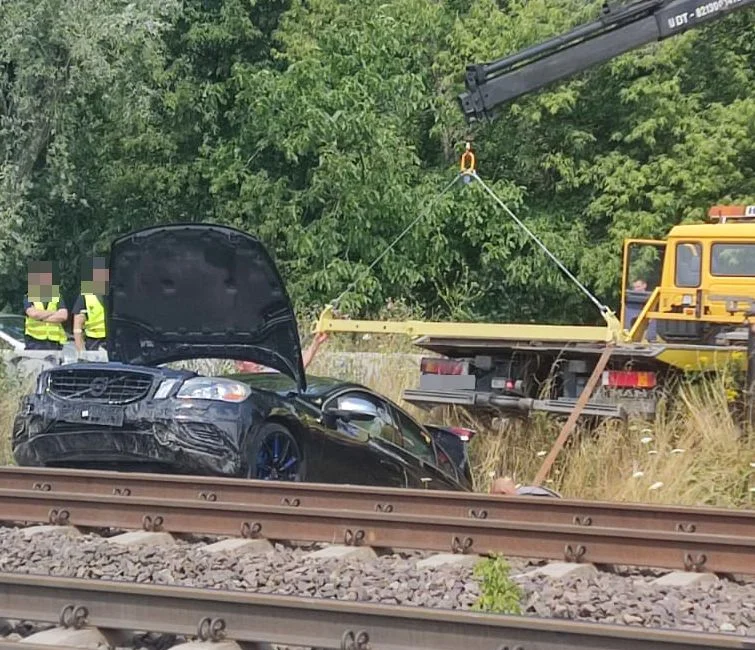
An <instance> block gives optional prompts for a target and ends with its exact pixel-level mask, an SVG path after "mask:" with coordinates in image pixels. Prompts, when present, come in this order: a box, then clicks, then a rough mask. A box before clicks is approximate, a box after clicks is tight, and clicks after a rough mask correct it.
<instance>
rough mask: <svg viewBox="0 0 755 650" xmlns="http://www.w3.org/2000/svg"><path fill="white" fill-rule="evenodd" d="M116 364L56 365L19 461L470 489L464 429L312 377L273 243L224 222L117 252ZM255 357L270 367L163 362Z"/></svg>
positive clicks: (22, 418) (28, 401)
mask: <svg viewBox="0 0 755 650" xmlns="http://www.w3.org/2000/svg"><path fill="white" fill-rule="evenodd" d="M110 277H111V287H110V293H109V296H108V304H107V307H108V309H107V314H108V315H107V331H108V344H107V345H108V356H109V359H110V361H109V362H108V363H77V364H70V365H64V366H60V367H56V368H53V369H50V370H46V371H44V372H42V373H41V374H40V375H39V378H38V381H37V387H36V390H35V392H34V393H33V394H31V395H27V396H26V397H24V399H23V401H22V406H21V410H20V412H19V413H18V415H17V416H16V419H15V422H14V427H13V453H14V456H15V458H16V461H17V462H18V464H19V465H32V466H50V467H53V466H54V467H84V468H87V467H88V468H101V469H106V468H109V469H119V470H125V471H129V470H138V471H163V472H173V473H184V474H186V473H188V474H204V475H222V476H237V477H250V478H260V479H278V480H291V481H304V480H306V481H314V482H328V483H333V482H335V483H355V484H366V485H382V486H408V487H429V488H441V489H452V490H470V489H471V478H470V472H469V464H468V460H467V451H466V444H467V440H468V436H469V432H467V431H466V430H463V429H451V428H442V427H424V426H421V425H420V424H418V423H417V422H415V421H414V420H413V419H412V418H411V417H410V416H409V415H408V414H407V413H406V412H405V411H403V410H402V409H400V408H399V407H398V406H396V405H395V404H393V403H392V402H390V401H389V400H388V399H386V398H385V397H382V396H380V395H378V394H376V393H375V392H373V391H371V390H369V389H367V388H365V387H364V386H360V385H357V384H352V383H345V382H341V381H337V380H334V379H325V378H320V377H307V376H305V373H304V368H303V365H302V357H301V349H300V344H299V332H298V329H297V324H296V319H295V316H294V311H293V308H292V306H291V301H290V300H289V297H288V294H287V292H286V288H285V286H284V284H283V281H282V279H281V277H280V275H279V273H278V270H277V268H276V266H275V263H274V262H273V260H272V258H271V257H270V256H269V254H268V252H267V251H266V249H265V247H264V246H263V245H262V244H261V242H260V241H259V240H258V239H256V238H255V237H253V236H250V235H248V234H246V233H243V232H241V231H238V230H235V229H233V228H228V227H224V226H218V225H205V224H195V225H169V226H159V227H153V228H148V229H146V230H142V231H139V232H136V233H133V234H130V235H127V236H125V237H122V238H120V239H118V240H116V241H115V242H114V244H113V247H112V249H111V257H110ZM195 358H220V359H236V360H248V361H253V362H255V363H259V364H263V365H264V366H266V367H268V368H270V369H271V371H270V372H265V373H260V374H245V375H231V376H226V377H205V376H201V375H198V374H196V373H193V372H189V371H186V370H175V369H171V368H169V367H165V366H164V365H162V364H166V363H169V362H172V361H178V360H185V359H195Z"/></svg>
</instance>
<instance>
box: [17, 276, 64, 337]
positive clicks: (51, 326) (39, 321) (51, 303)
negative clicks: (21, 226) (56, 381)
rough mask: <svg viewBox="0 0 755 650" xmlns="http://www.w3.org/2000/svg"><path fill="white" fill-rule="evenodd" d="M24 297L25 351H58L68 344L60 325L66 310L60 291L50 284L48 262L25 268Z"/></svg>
mask: <svg viewBox="0 0 755 650" xmlns="http://www.w3.org/2000/svg"><path fill="white" fill-rule="evenodd" d="M27 279H28V285H29V288H28V293H27V294H26V296H25V297H24V315H25V316H26V320H25V323H24V339H25V342H26V346H25V347H26V349H27V350H61V349H62V348H63V344H64V343H65V342H66V341H67V340H68V337H67V336H66V333H65V330H64V329H63V323H65V322H66V320H68V309H67V308H66V305H65V302H64V301H63V298H61V297H60V288H59V286H58V285H57V284H53V280H54V279H53V271H52V262H32V263H31V264H29V273H28V276H27Z"/></svg>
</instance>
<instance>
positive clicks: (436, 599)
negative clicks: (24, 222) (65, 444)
mask: <svg viewBox="0 0 755 650" xmlns="http://www.w3.org/2000/svg"><path fill="white" fill-rule="evenodd" d="M204 545H205V544H204V543H189V542H186V541H178V542H177V543H176V545H175V546H162V547H141V548H128V547H122V546H119V545H115V544H111V543H108V542H106V541H105V540H104V539H103V538H101V537H99V536H96V535H82V536H80V537H74V538H68V537H65V536H63V535H59V534H51V535H37V536H34V537H32V538H31V539H29V538H26V537H24V535H23V533H22V532H21V531H20V530H19V529H13V528H0V549H2V550H1V551H0V571H2V572H17V573H30V574H37V575H50V576H58V577H75V578H88V579H105V580H122V581H129V582H139V583H148V584H161V585H183V586H192V587H204V588H212V589H238V590H245V591H254V592H258V593H268V594H280V595H290V596H314V597H320V598H337V599H339V600H358V601H364V602H379V603H385V604H393V605H414V606H423V607H440V608H453V609H468V608H470V607H471V606H472V605H473V604H474V603H475V601H476V600H477V597H478V595H479V593H480V586H479V584H478V582H477V580H476V578H474V576H473V571H472V569H471V568H469V567H462V566H442V567H437V568H433V569H418V568H417V567H416V562H417V559H418V558H420V557H423V556H426V555H427V554H411V555H400V554H391V555H383V556H380V557H378V558H377V559H372V560H332V559H330V560H322V559H313V558H306V557H304V556H305V555H306V553H307V552H308V551H307V549H302V548H290V547H287V546H284V545H280V544H276V545H275V549H274V551H272V552H270V553H268V554H267V555H261V556H257V555H251V554H247V555H238V556H231V555H225V554H213V555H210V554H207V553H204V552H202V547H203V546H204ZM527 568H528V567H527V563H526V562H524V561H520V560H513V561H512V575H513V576H514V579H515V580H516V582H518V583H519V584H520V585H521V587H522V589H523V594H524V596H523V600H522V613H524V614H526V615H532V616H540V617H550V618H558V619H571V620H581V621H594V622H604V623H617V624H625V625H633V626H634V625H637V626H647V627H665V628H676V629H686V630H699V631H707V632H724V633H731V634H739V635H750V636H755V584H753V583H747V584H737V583H736V582H732V581H729V580H718V581H716V582H713V583H709V584H702V585H696V586H692V587H684V588H679V587H659V586H657V585H652V584H651V582H652V580H653V579H654V578H653V576H647V575H641V574H639V573H637V574H631V573H630V574H628V575H618V574H613V573H607V572H601V573H598V574H597V575H596V576H594V577H590V578H587V579H566V580H564V581H552V580H550V579H548V578H545V577H541V576H531V575H524V571H525V570H526V569H527Z"/></svg>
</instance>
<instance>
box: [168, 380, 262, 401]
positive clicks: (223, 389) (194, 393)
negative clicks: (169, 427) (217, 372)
mask: <svg viewBox="0 0 755 650" xmlns="http://www.w3.org/2000/svg"><path fill="white" fill-rule="evenodd" d="M251 392H252V391H251V390H249V386H247V385H246V384H242V383H241V382H240V381H234V380H233V379H217V378H210V377H195V378H194V379H187V380H186V381H185V382H184V383H183V386H181V388H180V389H179V391H178V393H176V397H178V398H181V399H212V400H219V401H221V402H243V401H244V400H245V399H246V398H247V397H249V394H250V393H251Z"/></svg>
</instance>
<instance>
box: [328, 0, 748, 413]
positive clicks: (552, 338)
mask: <svg viewBox="0 0 755 650" xmlns="http://www.w3.org/2000/svg"><path fill="white" fill-rule="evenodd" d="M753 6H755V0H733V1H727V2H709V1H706V0H638V1H637V2H633V3H630V4H628V5H624V6H619V7H612V6H610V5H608V4H606V5H605V6H604V9H603V14H602V16H601V17H600V18H599V19H598V20H596V21H595V22H593V23H589V24H586V25H582V26H579V27H577V28H576V29H574V30H572V31H571V32H569V33H567V34H564V35H561V36H558V37H556V38H553V39H550V40H548V41H546V42H544V43H540V44H537V45H534V46H532V47H529V48H526V49H524V50H521V51H520V52H517V53H515V54H512V55H510V56H507V57H505V58H503V59H500V60H498V61H495V62H493V63H487V64H479V65H470V66H468V67H467V71H466V76H465V83H466V92H465V93H463V94H462V95H460V96H459V102H460V106H461V109H462V111H463V112H464V115H465V117H466V119H467V121H468V122H470V123H471V122H476V121H478V120H480V119H484V118H488V119H490V118H492V117H493V116H494V115H495V112H496V109H497V108H498V107H499V106H500V105H502V104H505V103H507V102H509V101H511V100H513V99H516V98H518V97H520V96H523V95H525V94H527V93H530V92H533V91H536V90H538V89H540V88H543V87H545V86H547V85H548V84H550V83H553V82H555V81H558V80H560V79H564V78H567V77H569V76H572V75H574V74H576V73H579V72H581V71H583V70H585V69H587V68H589V67H592V66H594V65H597V64H599V63H602V62H604V61H607V60H609V59H611V58H614V57H616V56H619V55H621V54H623V53H625V52H627V51H630V50H632V49H635V48H637V47H640V46H643V45H645V44H647V43H651V42H653V41H660V40H663V39H666V38H669V37H671V36H674V35H676V34H679V33H682V32H684V31H686V30H689V29H693V28H696V27H698V26H700V25H702V24H703V23H706V22H708V21H711V20H715V19H717V18H721V17H723V16H724V15H726V14H728V13H731V12H734V11H738V10H747V9H748V8H750V9H751V8H752V7H753ZM463 160H464V159H462V168H463V166H464V162H463ZM471 172H472V176H473V177H474V178H477V179H479V177H477V176H476V172H474V169H472V170H471ZM511 216H513V214H511ZM708 216H709V220H708V223H700V224H682V225H678V226H675V227H674V228H672V229H671V231H670V232H669V233H668V236H667V237H666V239H665V240H663V241H656V240H643V239H631V240H627V241H626V242H625V244H624V260H623V274H622V286H621V308H620V310H619V315H618V316H617V315H616V313H615V312H614V311H612V310H610V309H608V308H604V307H603V306H602V305H601V313H602V315H603V318H604V319H605V325H604V326H602V327H591V326H565V325H562V326H552V325H538V324H489V323H448V322H445V323H444V322H424V321H403V322H384V321H359V320H344V319H340V318H336V317H335V316H334V313H333V309H332V308H326V309H325V311H324V312H323V314H322V315H321V317H320V320H319V322H318V324H317V326H316V329H317V331H320V332H362V333H374V334H381V333H382V334H405V335H409V336H412V337H415V341H414V342H415V343H416V345H418V346H419V347H421V348H424V349H426V350H429V351H432V352H434V353H437V354H438V355H440V356H432V357H426V358H423V359H422V362H421V365H420V377H419V386H418V387H417V388H415V389H412V390H407V391H405V393H404V399H405V400H406V401H408V402H411V403H414V404H415V405H418V406H422V407H428V408H429V407H433V406H438V405H459V406H463V407H466V408H469V409H473V410H485V411H491V412H493V413H512V412H516V413H522V412H528V411H546V412H551V413H564V414H566V413H572V411H574V410H575V406H576V405H577V402H578V401H581V402H582V403H580V404H579V408H577V412H580V411H581V414H582V415H592V416H598V417H624V416H625V415H627V414H634V415H645V416H652V415H653V414H654V413H655V410H656V406H657V402H658V398H659V397H660V395H661V393H662V391H663V389H664V387H665V386H667V385H668V380H669V379H670V378H672V377H675V376H678V375H679V374H680V373H684V372H687V371H700V372H710V371H716V370H719V369H721V368H722V367H724V366H725V365H727V364H731V363H734V364H741V365H743V366H744V365H747V359H748V354H747V351H748V341H749V342H751V343H752V349H753V352H754V353H753V354H751V355H750V358H753V359H755V343H753V342H752V341H750V339H749V338H748V333H749V327H748V323H749V317H750V315H753V314H755V305H754V304H753V303H755V206H752V205H750V206H745V205H742V206H714V207H713V208H711V209H710V211H709V215H708ZM518 223H520V225H521V226H522V227H524V224H522V223H521V222H518ZM530 234H531V233H530ZM541 246H542V245H541ZM546 252H547V251H546ZM551 257H552V255H551ZM562 268H563V267H562ZM572 277H573V276H572ZM594 301H596V299H594ZM596 304H599V303H597V302H596ZM751 338H753V339H755V337H751ZM607 350H609V351H610V354H604V352H606V351H607ZM753 365H755V364H753ZM753 369H755V368H753ZM750 375H751V376H753V377H755V373H750ZM585 386H589V389H588V390H586V391H584V393H585V397H583V398H582V399H581V400H578V397H579V396H580V395H582V393H583V390H584V388H585ZM593 388H594V390H593ZM589 395H592V397H591V399H590V400H589V401H587V402H586V403H585V402H584V400H585V399H586V397H587V396H589Z"/></svg>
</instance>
